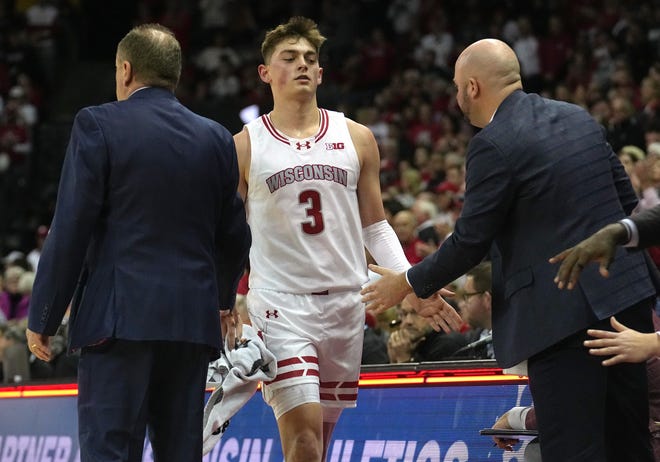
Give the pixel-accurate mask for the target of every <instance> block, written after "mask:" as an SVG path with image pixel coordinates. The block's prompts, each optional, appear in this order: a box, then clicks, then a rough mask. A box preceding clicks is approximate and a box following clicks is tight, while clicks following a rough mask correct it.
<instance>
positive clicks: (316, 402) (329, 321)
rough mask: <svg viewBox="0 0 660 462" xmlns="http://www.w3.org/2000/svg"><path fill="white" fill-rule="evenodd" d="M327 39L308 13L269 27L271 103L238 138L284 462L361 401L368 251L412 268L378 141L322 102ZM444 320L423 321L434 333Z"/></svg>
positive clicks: (269, 388) (305, 458)
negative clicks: (383, 187) (391, 209)
mask: <svg viewBox="0 0 660 462" xmlns="http://www.w3.org/2000/svg"><path fill="white" fill-rule="evenodd" d="M324 41H325V38H324V37H323V36H322V35H321V34H320V32H319V30H318V29H317V26H316V24H315V23H314V22H313V21H312V20H310V19H307V18H303V17H294V18H291V19H290V20H289V21H288V22H287V23H285V24H282V25H279V26H278V27H276V28H275V29H273V30H271V31H269V32H268V33H267V34H266V37H265V40H264V42H263V43H262V46H261V52H262V55H263V59H264V64H261V65H260V66H259V67H258V72H259V77H260V78H261V80H262V81H264V82H265V83H267V84H269V85H270V87H271V91H272V93H273V101H274V106H273V110H272V111H271V112H270V113H269V114H266V115H263V116H261V117H260V118H258V119H256V120H254V121H252V122H250V123H249V124H247V125H246V126H245V128H244V129H243V130H242V131H241V132H240V133H238V134H237V135H235V136H234V139H235V141H236V148H237V152H238V159H239V171H240V180H239V192H240V193H241V195H242V197H243V199H244V200H245V202H246V206H247V210H248V221H249V223H250V225H251V229H252V236H253V240H252V248H251V251H250V266H251V272H250V283H249V286H250V290H249V292H248V295H247V302H248V311H249V314H250V319H251V321H252V324H253V325H254V326H256V328H257V329H259V330H260V331H261V335H262V336H263V340H264V342H265V344H266V346H267V347H268V349H269V350H271V351H272V352H273V353H274V354H275V356H276V357H277V359H278V374H277V377H276V378H275V379H274V380H273V381H272V382H269V383H266V384H264V387H263V394H264V399H265V400H266V402H267V403H268V404H269V405H270V406H271V407H272V408H273V411H274V414H275V417H276V419H277V424H278V428H279V432H280V438H281V442H282V450H283V452H284V458H285V460H286V461H287V462H315V461H316V462H320V461H322V460H325V455H326V452H327V446H328V443H329V442H330V437H331V435H332V431H333V430H334V427H335V424H336V422H337V420H338V418H339V415H340V413H341V411H342V409H344V408H347V407H355V405H356V399H357V389H358V377H359V371H360V359H361V351H362V336H363V327H364V316H365V313H364V305H363V304H362V303H361V300H360V298H361V297H360V287H361V285H362V284H364V283H365V282H367V269H366V262H365V254H364V247H365V246H366V247H367V249H368V250H369V252H370V253H371V255H372V256H373V257H374V258H375V259H376V261H378V262H381V264H383V265H385V266H388V267H390V268H398V269H399V270H400V271H402V270H404V269H406V268H408V267H409V266H410V265H409V264H408V262H407V260H406V258H405V256H404V254H403V251H402V249H401V245H400V244H399V241H398V239H397V237H396V235H395V234H394V231H393V230H392V228H391V227H390V226H389V225H388V224H387V222H386V221H385V214H384V211H383V204H382V199H381V195H380V184H379V176H378V175H379V162H380V160H379V154H378V147H377V145H376V141H375V139H374V136H373V135H372V133H371V131H369V129H367V128H366V127H365V126H363V125H360V124H357V123H355V122H353V121H352V120H349V119H347V118H345V117H344V115H343V114H341V113H337V112H332V111H328V110H325V109H320V108H319V107H318V106H317V102H316V88H317V86H318V85H319V84H320V83H321V78H322V74H323V69H322V68H320V67H319V61H318V59H319V49H320V47H321V45H322V44H323V42H324ZM438 299H439V300H442V299H441V298H439V297H438ZM439 305H442V309H446V306H445V304H444V302H443V301H442V302H440V303H439ZM447 306H448V305H447ZM454 315H455V316H454ZM445 317H446V318H447V319H448V321H446V322H447V323H450V324H452V325H454V326H458V325H459V324H460V318H459V317H458V315H456V313H455V312H454V313H453V315H452V314H451V313H450V314H449V315H445ZM440 318H441V316H435V321H433V317H430V318H429V319H430V320H431V322H432V323H436V328H438V325H440V323H441V322H443V320H442V319H440ZM443 319H444V318H443ZM454 323H455V324H454Z"/></svg>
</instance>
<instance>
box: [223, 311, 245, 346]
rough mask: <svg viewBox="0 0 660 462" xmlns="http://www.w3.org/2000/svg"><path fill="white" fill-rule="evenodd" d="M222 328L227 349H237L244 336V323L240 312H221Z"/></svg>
mask: <svg viewBox="0 0 660 462" xmlns="http://www.w3.org/2000/svg"><path fill="white" fill-rule="evenodd" d="M220 328H221V330H222V338H223V339H224V342H225V345H226V346H227V348H229V350H230V351H231V350H233V349H234V348H236V345H237V343H238V342H239V341H240V339H241V337H242V336H243V323H242V322H241V315H240V314H239V313H238V310H220Z"/></svg>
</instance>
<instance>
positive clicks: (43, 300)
mask: <svg viewBox="0 0 660 462" xmlns="http://www.w3.org/2000/svg"><path fill="white" fill-rule="evenodd" d="M237 185H238V166H237V159H236V148H235V145H234V141H233V138H232V136H231V134H230V133H229V132H228V131H227V130H226V129H225V128H224V127H222V126H221V125H220V124H218V123H216V122H214V121H212V120H209V119H206V118H204V117H201V116H198V115H196V114H194V113H193V112H191V111H189V110H188V109H186V108H185V107H184V106H183V105H182V104H181V103H179V101H178V100H177V99H176V98H175V96H174V95H173V94H172V93H171V92H169V91H167V90H165V89H162V88H155V87H151V88H144V89H141V90H139V91H137V92H135V93H134V94H133V95H131V97H130V98H129V99H128V100H126V101H117V102H112V103H108V104H103V105H101V106H95V107H88V108H84V109H82V110H81V111H80V112H79V113H78V114H77V115H76V118H75V121H74V123H73V128H72V132H71V138H70V141H69V145H68V148H67V152H66V156H65V159H64V165H63V169H62V174H61V178H60V184H59V191H58V197H57V205H56V210H55V215H54V218H53V222H52V225H51V228H50V232H49V234H48V237H47V238H46V241H45V243H44V248H43V252H42V256H41V259H40V262H39V267H38V270H37V274H36V280H35V283H34V288H33V292H32V299H31V306H30V312H29V324H28V325H29V328H30V329H32V330H33V331H35V332H39V333H44V334H48V335H52V334H54V333H55V331H56V329H57V327H58V326H59V325H60V322H61V320H62V318H63V315H64V314H65V311H66V309H67V306H68V305H69V302H71V301H72V297H73V303H72V310H71V317H70V330H69V336H70V337H69V341H70V348H71V349H77V348H80V347H83V346H86V345H91V344H95V343H97V342H99V341H102V340H103V339H107V338H119V339H124V340H138V341H140V340H168V341H183V342H192V343H199V344H207V345H209V346H210V347H211V348H212V349H214V350H216V351H218V350H219V349H220V348H221V333H220V321H219V313H218V309H219V308H223V309H226V308H232V307H233V304H234V298H235V289H236V285H237V283H238V280H239V278H240V276H241V274H242V272H243V269H244V267H245V263H246V261H247V253H248V248H249V245H250V242H251V238H250V232H249V228H248V225H247V223H246V220H245V211H244V208H243V202H242V201H241V199H240V197H239V196H238V194H237V192H236V191H237ZM74 291H75V296H74Z"/></svg>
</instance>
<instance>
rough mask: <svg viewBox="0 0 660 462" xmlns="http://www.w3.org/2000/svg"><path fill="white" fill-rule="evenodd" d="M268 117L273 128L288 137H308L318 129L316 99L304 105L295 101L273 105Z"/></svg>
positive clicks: (318, 120)
mask: <svg viewBox="0 0 660 462" xmlns="http://www.w3.org/2000/svg"><path fill="white" fill-rule="evenodd" d="M269 117H270V121H271V122H272V123H273V125H274V126H275V128H277V129H278V130H279V131H281V132H282V133H284V134H285V135H286V136H288V137H290V138H297V139H305V138H309V137H310V136H313V135H315V134H316V133H317V132H318V130H319V123H320V115H319V108H318V106H317V105H316V100H314V101H313V104H305V105H302V104H297V103H295V102H287V103H285V104H279V105H275V106H274V107H273V110H272V111H271V113H270V114H269Z"/></svg>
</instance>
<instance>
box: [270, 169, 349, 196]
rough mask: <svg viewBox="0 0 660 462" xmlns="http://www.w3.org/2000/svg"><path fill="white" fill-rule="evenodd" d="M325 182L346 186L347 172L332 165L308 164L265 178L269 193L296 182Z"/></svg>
mask: <svg viewBox="0 0 660 462" xmlns="http://www.w3.org/2000/svg"><path fill="white" fill-rule="evenodd" d="M308 180H325V181H334V182H335V183H339V184H341V185H344V186H347V185H348V172H347V171H346V170H344V169H343V168H339V167H335V166H334V165H323V164H308V165H296V166H295V167H291V168H285V169H284V170H280V171H279V172H277V173H275V174H274V175H271V176H269V177H268V178H266V184H267V185H268V189H269V190H270V192H271V193H272V192H274V191H277V190H278V189H280V188H281V187H282V186H286V185H288V184H292V183H295V182H298V181H308Z"/></svg>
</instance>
